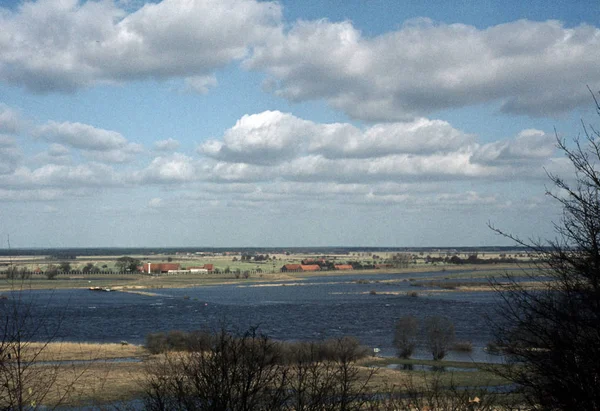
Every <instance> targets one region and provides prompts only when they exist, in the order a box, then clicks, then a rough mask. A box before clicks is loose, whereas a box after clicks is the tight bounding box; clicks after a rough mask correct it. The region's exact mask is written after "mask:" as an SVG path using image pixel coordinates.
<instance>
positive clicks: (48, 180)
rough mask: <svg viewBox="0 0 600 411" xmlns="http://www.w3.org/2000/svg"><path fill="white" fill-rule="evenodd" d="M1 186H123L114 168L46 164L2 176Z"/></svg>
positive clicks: (21, 168) (94, 164) (17, 169)
mask: <svg viewBox="0 0 600 411" xmlns="http://www.w3.org/2000/svg"><path fill="white" fill-rule="evenodd" d="M0 185H2V186H4V187H12V188H24V189H28V188H32V187H67V188H74V187H108V186H119V185H122V183H121V178H120V177H119V175H118V174H117V173H116V172H115V171H114V169H113V168H111V167H109V166H107V165H104V164H100V163H86V164H76V165H61V164H46V165H43V166H41V167H38V168H34V169H31V168H27V167H18V168H16V169H15V170H14V172H13V173H11V174H8V175H5V176H0Z"/></svg>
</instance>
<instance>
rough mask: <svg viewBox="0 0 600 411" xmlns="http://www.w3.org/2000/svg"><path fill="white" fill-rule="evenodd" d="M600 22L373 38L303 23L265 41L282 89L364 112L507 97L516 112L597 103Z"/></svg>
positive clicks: (424, 109) (262, 64)
mask: <svg viewBox="0 0 600 411" xmlns="http://www.w3.org/2000/svg"><path fill="white" fill-rule="evenodd" d="M598 55H600V29H598V28H596V27H592V26H588V25H580V26H577V27H573V28H567V27H565V26H564V24H562V23H561V22H558V21H552V20H551V21H546V22H534V21H528V20H520V21H516V22H511V23H506V24H500V25H497V26H492V27H489V28H486V29H478V28H475V27H473V26H468V25H464V24H441V23H440V24H435V23H433V22H432V21H430V20H427V19H419V20H415V21H411V22H407V23H406V24H405V25H404V26H402V27H401V28H400V29H399V30H397V31H394V32H389V33H385V34H382V35H379V36H376V37H373V38H368V37H365V36H363V35H362V34H361V32H360V31H359V30H358V29H356V28H355V27H354V26H353V25H352V23H351V22H339V23H334V22H330V21H328V20H318V21H299V22H297V23H295V24H294V25H293V26H292V27H291V29H290V30H289V31H287V32H281V33H279V35H278V36H272V37H270V38H269V39H268V41H267V42H266V43H265V44H264V45H259V46H257V47H256V48H255V51H254V53H253V54H252V56H251V57H250V58H249V59H247V60H246V62H245V64H246V66H247V67H248V68H250V69H255V70H266V71H267V72H268V73H269V74H270V75H271V78H270V79H268V80H267V82H268V84H269V87H270V88H272V89H274V91H275V93H276V94H278V95H280V96H282V97H285V98H287V99H290V100H292V101H305V100H313V99H325V100H327V101H328V102H329V104H330V105H331V106H333V107H334V108H337V109H340V110H343V111H344V112H346V113H347V114H348V115H350V116H352V117H353V118H357V119H364V120H369V121H408V120H412V119H414V118H415V117H420V116H423V115H426V114H428V113H431V112H433V111H436V110H441V109H447V108H454V107H463V106H468V105H474V104H480V103H486V102H494V101H499V102H500V103H501V111H503V112H505V113H510V114H527V115H530V116H550V115H555V114H558V113H564V112H566V111H568V110H570V109H572V108H574V107H577V106H580V105H582V104H587V103H589V93H588V91H587V89H586V88H585V84H588V85H590V86H591V87H592V88H593V89H598V88H600V71H598V70H597V61H596V60H597V56H598Z"/></svg>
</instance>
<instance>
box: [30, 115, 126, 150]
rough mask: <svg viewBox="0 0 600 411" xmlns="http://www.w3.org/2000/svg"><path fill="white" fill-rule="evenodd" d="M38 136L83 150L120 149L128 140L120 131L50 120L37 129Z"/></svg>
mask: <svg viewBox="0 0 600 411" xmlns="http://www.w3.org/2000/svg"><path fill="white" fill-rule="evenodd" d="M35 134H36V135H37V136H40V137H43V138H45V139H46V140H48V141H54V142H58V143H62V144H66V145H69V146H71V147H74V148H78V149H83V150H97V151H109V150H115V149H120V148H122V147H124V146H125V145H126V144H127V140H126V139H125V137H123V136H122V135H121V134H120V133H118V132H116V131H111V130H104V129H101V128H96V127H93V126H90V125H88V124H82V123H70V122H64V123H57V122H55V121H49V122H48V123H46V124H45V125H43V126H39V127H38V128H37V129H36V130H35Z"/></svg>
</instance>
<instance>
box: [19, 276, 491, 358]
mask: <svg viewBox="0 0 600 411" xmlns="http://www.w3.org/2000/svg"><path fill="white" fill-rule="evenodd" d="M437 274H439V273H437ZM430 275H431V274H430ZM410 277H411V278H423V277H426V274H423V273H419V274H410ZM406 278H407V275H406V274H402V275H400V274H398V275H394V274H391V275H371V276H369V275H365V276H360V277H357V276H355V275H353V276H336V277H318V278H310V279H306V280H304V281H297V282H294V284H296V285H286V286H281V284H282V283H277V282H274V283H268V284H265V283H260V284H256V283H246V284H244V285H221V286H206V287H198V288H185V289H157V290H145V291H151V292H155V293H157V294H159V295H158V296H145V295H137V294H129V293H122V292H92V291H89V290H56V291H47V290H40V291H31V292H27V298H29V297H31V301H32V302H33V305H34V306H35V309H34V310H33V315H34V316H45V317H50V318H49V321H50V322H52V323H55V322H56V321H58V319H60V327H58V335H59V338H61V339H64V340H69V341H89V342H119V341H122V340H125V341H128V342H130V343H137V344H143V343H144V340H145V336H146V335H147V334H148V333H152V332H158V331H169V330H183V331H192V330H211V331H214V330H218V329H220V328H221V327H225V328H227V329H229V330H232V331H240V332H241V331H245V330H247V329H248V328H249V327H253V326H259V328H260V330H261V332H263V333H265V334H267V335H269V336H270V337H272V338H275V339H281V340H320V339H326V338H332V337H341V336H354V337H357V338H358V339H359V340H360V342H361V343H362V344H364V345H366V346H368V347H371V348H374V347H378V348H380V349H381V354H382V355H385V356H392V355H394V349H393V346H392V338H393V330H394V323H395V321H396V320H397V319H398V318H399V317H401V316H403V315H408V314H410V315H414V316H416V317H417V318H419V319H420V320H421V324H422V323H423V322H424V321H423V320H424V319H425V318H426V317H428V316H434V315H440V316H447V317H449V318H450V319H452V320H453V321H454V324H455V327H456V337H457V340H461V341H462V340H464V341H471V342H472V343H473V346H474V348H475V349H474V351H473V352H472V353H468V354H460V353H453V354H451V355H450V356H449V357H448V359H455V360H466V361H469V360H476V361H489V360H493V357H492V358H490V357H489V356H488V355H487V354H486V353H485V352H484V351H483V347H485V345H486V344H487V342H488V341H490V340H491V335H490V333H489V331H488V330H487V327H486V324H485V320H484V315H485V314H486V313H492V312H493V309H494V306H495V304H496V300H495V296H494V294H493V293H489V292H478V293H463V292H440V293H432V294H430V295H427V294H426V293H424V292H423V291H422V289H420V288H419V287H411V286H410V283H409V282H408V281H402V280H403V279H406ZM358 279H361V280H363V281H361V283H358V282H357V280H358ZM385 280H397V281H394V282H392V283H386V282H383V281H385ZM365 282H366V283H365ZM407 291H416V292H417V293H419V296H418V297H410V296H407V295H406V293H407ZM373 292H374V293H373ZM386 292H388V293H398V295H386V294H385V293H386ZM51 327H54V325H52V326H51ZM416 356H417V357H421V358H427V357H428V355H427V353H425V352H423V351H419V352H418V353H417V355H416Z"/></svg>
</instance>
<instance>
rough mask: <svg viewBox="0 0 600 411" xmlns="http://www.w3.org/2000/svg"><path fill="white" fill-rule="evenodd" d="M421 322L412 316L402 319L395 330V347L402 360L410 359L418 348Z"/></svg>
mask: <svg viewBox="0 0 600 411" xmlns="http://www.w3.org/2000/svg"><path fill="white" fill-rule="evenodd" d="M418 334H419V322H418V321H417V319H416V318H415V317H413V316H412V315H405V316H404V317H400V319H399V320H398V321H397V322H396V328H395V330H394V347H396V350H397V352H398V357H400V358H410V356H411V355H412V354H413V351H414V350H415V347H416V346H417V336H418Z"/></svg>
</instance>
